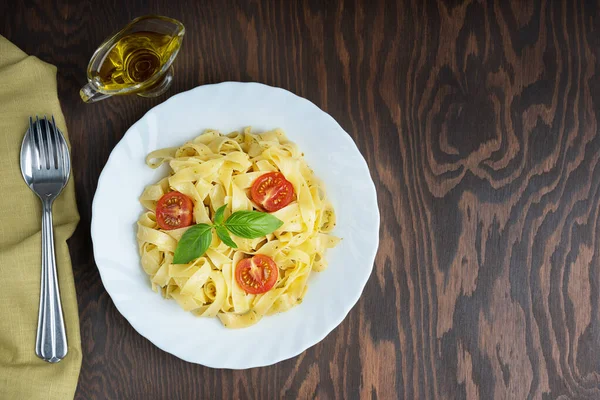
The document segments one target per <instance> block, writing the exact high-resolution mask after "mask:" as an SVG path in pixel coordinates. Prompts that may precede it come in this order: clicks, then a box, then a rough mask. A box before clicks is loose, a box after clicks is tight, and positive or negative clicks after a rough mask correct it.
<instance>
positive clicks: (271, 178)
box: [250, 172, 294, 212]
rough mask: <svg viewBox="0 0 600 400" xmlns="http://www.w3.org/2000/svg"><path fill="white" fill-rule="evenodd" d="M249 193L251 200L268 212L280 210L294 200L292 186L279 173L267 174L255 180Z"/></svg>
mask: <svg viewBox="0 0 600 400" xmlns="http://www.w3.org/2000/svg"><path fill="white" fill-rule="evenodd" d="M250 193H251V194H252V200H254V202H255V203H256V204H259V205H260V206H261V207H262V208H264V209H265V210H267V211H268V212H274V211H277V210H280V209H282V208H283V207H285V206H287V205H288V204H290V203H291V202H292V200H294V186H292V183H291V182H290V181H288V180H287V179H285V176H283V174H282V173H281V172H269V173H267V174H264V175H261V176H259V177H258V178H256V180H255V181H254V183H252V188H251V189H250Z"/></svg>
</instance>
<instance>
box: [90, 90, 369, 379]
mask: <svg viewBox="0 0 600 400" xmlns="http://www.w3.org/2000/svg"><path fill="white" fill-rule="evenodd" d="M246 126H252V129H253V131H262V130H268V129H273V128H277V127H279V128H282V129H283V130H284V131H285V132H286V134H287V136H288V138H289V139H290V140H292V141H294V142H296V143H297V144H298V146H299V147H300V149H301V151H303V152H304V153H305V157H306V160H307V162H308V164H309V165H310V166H311V167H312V168H313V169H314V171H315V173H316V175H317V176H318V177H320V178H321V179H322V180H323V181H324V183H325V188H326V190H327V194H328V196H329V197H330V199H331V201H332V203H333V206H334V207H335V210H336V213H337V222H338V224H337V226H336V229H335V231H334V232H333V233H334V234H336V235H337V236H340V237H342V238H343V240H342V242H341V243H340V244H339V245H338V246H337V247H336V248H334V249H332V250H330V251H329V252H328V253H327V255H326V256H327V258H328V260H329V268H328V269H327V270H326V271H324V272H321V273H314V274H312V275H311V277H310V280H309V288H308V291H307V294H306V296H305V298H304V301H303V302H302V304H300V305H298V306H297V307H294V308H292V309H291V310H289V311H287V312H285V313H281V314H278V315H274V316H270V317H265V318H263V319H262V320H261V321H260V322H259V323H258V324H256V325H254V326H251V327H249V328H246V329H239V330H230V329H226V328H224V327H223V326H222V325H221V323H220V322H219V320H218V319H216V318H210V319H209V318H198V317H195V316H194V315H192V314H191V313H189V312H185V311H183V310H182V309H180V308H179V306H178V305H177V303H176V302H175V301H173V300H165V299H163V298H162V297H161V296H160V295H159V294H157V293H154V292H153V291H152V290H151V288H150V282H149V279H148V276H147V275H146V273H145V272H144V271H143V270H142V267H141V265H140V260H139V255H138V250H137V243H136V239H135V232H136V221H137V218H138V217H139V215H140V213H141V212H142V207H141V205H140V204H139V202H138V197H139V196H140V194H141V193H142V190H143V189H144V187H145V186H146V185H148V184H150V183H153V182H156V181H158V180H159V179H160V178H162V177H164V176H166V174H167V169H166V167H165V168H160V169H158V170H152V169H150V168H149V167H147V166H146V164H145V163H144V159H145V157H146V155H147V154H148V153H149V152H151V151H153V150H156V149H159V148H163V147H174V146H180V145H182V144H183V143H184V142H186V141H188V140H190V139H192V138H194V137H195V136H197V135H199V134H201V133H202V132H203V131H204V129H207V128H214V129H218V130H220V131H221V132H227V133H228V132H230V131H233V130H240V129H242V128H244V127H246ZM92 240H93V245H94V257H95V259H96V264H97V265H98V270H99V271H100V276H101V277H102V282H103V283H104V287H105V288H106V291H107V292H108V293H109V295H110V297H111V298H112V300H113V301H114V303H115V306H116V307H117V309H118V310H119V312H121V314H123V316H124V317H125V318H127V320H128V321H129V322H130V323H131V325H132V326H133V327H134V328H135V330H137V331H138V332H139V333H140V334H141V335H143V336H145V337H146V338H147V339H148V340H150V341H151V342H152V343H154V344H155V345H156V346H158V347H159V348H161V349H163V350H164V351H167V352H169V353H171V354H174V355H175V356H177V357H179V358H181V359H183V360H186V361H189V362H194V363H198V364H203V365H206V366H209V367H214V368H233V369H242V368H251V367H259V366H264V365H270V364H274V363H276V362H279V361H282V360H285V359H288V358H291V357H294V356H296V355H298V354H300V353H301V352H302V351H304V350H306V349H307V348H309V347H310V346H313V345H315V344H316V343H318V342H319V341H320V340H322V339H323V338H324V337H325V336H326V335H327V334H328V333H329V332H331V331H332V330H333V329H334V328H335V327H336V326H337V325H339V324H340V322H342V320H343V319H344V317H345V316H346V315H347V314H348V312H349V311H350V309H351V308H352V306H353V305H354V304H355V303H356V302H357V301H358V298H359V296H360V294H361V292H362V290H363V288H364V286H365V283H366V282H367V279H368V278H369V275H370V274H371V270H372V268H373V262H374V259H375V253H376V251H377V245H378V241H379V210H378V208H377V196H376V193H375V185H374V184H373V181H372V180H371V176H370V174H369V169H368V167H367V163H366V162H365V160H364V158H363V157H362V156H361V154H360V152H359V151H358V149H357V147H356V145H355V144H354V142H353V141H352V139H351V138H350V136H349V135H348V134H347V133H346V132H344V130H343V129H342V128H341V127H340V126H339V124H338V123H337V122H336V121H335V120H334V119H333V118H332V117H331V116H329V115H328V114H326V113H325V112H323V111H322V110H321V109H319V108H318V107H317V106H315V105H314V104H313V103H311V102H310V101H308V100H306V99H303V98H301V97H298V96H296V95H294V94H292V93H290V92H288V91H286V90H283V89H279V88H274V87H270V86H266V85H262V84H259V83H238V82H225V83H220V84H216V85H206V86H200V87H197V88H195V89H193V90H190V91H188V92H185V93H181V94H178V95H176V96H173V97H171V98H170V99H169V100H167V101H165V102H164V103H162V104H160V105H158V106H156V107H154V108H153V109H151V110H150V111H149V112H148V113H147V114H146V115H144V117H142V119H140V120H139V121H138V122H136V123H135V124H134V125H133V126H132V127H131V128H129V130H128V131H127V133H126V134H125V136H124V137H123V139H122V140H121V141H120V142H119V143H118V144H117V146H116V147H115V148H114V150H113V151H112V153H111V155H110V158H109V159H108V162H107V163H106V166H105V167H104V170H103V171H102V174H101V175H100V179H99V181H98V189H97V191H96V195H95V196H94V202H93V205H92ZM253 338H254V339H253ZM256 338H261V339H258V342H257V339H256ZM257 343H259V346H258V349H257V347H256V345H257Z"/></svg>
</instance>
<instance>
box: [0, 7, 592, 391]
mask: <svg viewBox="0 0 600 400" xmlns="http://www.w3.org/2000/svg"><path fill="white" fill-rule="evenodd" d="M8 3H9V4H3V5H0V29H1V31H0V33H1V34H3V35H5V36H6V37H7V38H8V39H10V40H12V41H13V42H14V43H15V44H17V45H18V46H20V47H21V48H22V49H23V50H25V51H26V52H28V53H29V54H34V55H37V56H38V57H40V58H41V59H43V60H45V61H48V62H50V63H53V64H55V65H57V67H58V83H59V92H60V93H59V95H60V100H61V102H62V106H63V110H64V113H65V117H66V119H67V122H68V128H69V132H70V135H71V140H72V143H73V148H74V150H73V165H74V171H75V179H76V189H77V200H78V205H79V210H80V213H81V223H80V225H79V228H78V230H77V232H76V233H75V235H74V236H73V238H72V239H71V241H70V248H71V255H72V259H73V268H74V271H75V279H76V285H77V291H78V298H79V310H80V315H81V334H82V339H83V351H84V355H83V366H82V371H81V377H80V382H79V386H78V391H77V395H76V398H77V399H196V398H243V399H246V398H248V399H272V398H290V399H295V398H298V399H305V398H319V399H354V398H364V399H397V398H404V399H430V398H440V399H526V398H532V399H599V398H600V308H599V304H600V235H598V232H599V229H600V225H599V223H600V213H599V205H600V204H599V203H600V165H599V158H600V136H599V135H598V134H597V130H598V129H597V128H598V127H597V118H598V116H599V115H600V80H599V72H600V71H599V66H598V65H597V60H598V58H599V57H600V35H599V32H600V4H599V2H598V1H581V0H572V1H571V0H565V1H559V0H556V1H550V0H548V1H541V0H537V1H520V0H513V1H501V0H497V1H491V0H490V1H487V0H453V1H435V0H426V1H425V0H424V1H421V0H405V1H398V2H394V1H383V0H378V1H375V0H373V1H369V0H349V1H320V0H313V1H269V0H260V1H247V2H242V1H239V2H236V1H231V0H221V1H216V0H215V1H198V2H196V1H175V0H161V1H158V0H154V1H140V0H136V1H127V2H121V1H103V2H98V3H94V2H66V1H63V0H55V1H48V2H42V1H40V2H32V1H15V2H8ZM147 13H158V14H164V15H169V16H171V17H174V18H177V19H179V20H181V21H182V22H183V23H184V24H185V25H186V27H187V34H186V37H185V39H184V45H183V49H182V51H181V53H180V55H179V57H178V59H177V61H176V63H175V73H176V79H175V82H174V85H173V88H172V89H171V91H170V92H169V93H168V94H167V95H165V96H163V97H161V98H157V99H143V98H138V97H124V98H114V99H109V100H107V101H104V102H101V103H98V104H94V105H85V104H82V103H81V101H80V100H79V96H78V89H79V87H80V86H81V85H83V84H84V71H85V67H86V64H87V61H88V59H89V57H90V55H91V54H92V52H93V50H94V49H95V47H96V46H97V45H98V44H99V43H100V42H101V41H102V39H104V38H105V37H106V36H107V35H109V34H110V33H111V31H113V30H115V29H118V28H119V27H121V26H123V25H125V24H126V23H127V22H128V21H129V20H131V19H132V18H134V17H136V16H139V15H143V14H147ZM227 80H235V81H259V82H263V83H266V84H269V85H274V86H280V87H283V88H285V89H288V90H291V91H292V92H294V93H297V94H298V95H300V96H303V97H306V98H308V99H309V100H311V101H313V102H314V103H316V104H317V105H318V106H320V107H321V108H323V109H324V110H325V111H327V112H328V113H330V114H331V115H332V116H333V117H334V118H335V119H336V120H337V121H339V122H340V124H341V125H342V127H343V128H344V129H345V130H346V131H348V132H349V133H350V135H351V136H352V137H353V139H354V140H355V141H356V143H357V144H358V147H359V148H360V150H361V152H362V153H363V155H364V156H365V158H366V159H367V162H368V164H369V166H370V168H371V173H372V176H373V179H374V181H375V183H376V186H377V190H378V200H379V206H380V210H381V215H382V220H381V222H382V226H381V233H380V238H381V245H380V250H379V253H378V256H377V259H376V262H375V269H374V273H373V274H372V276H371V279H370V280H369V282H368V284H367V286H366V288H365V291H364V293H363V296H362V297H361V299H360V301H359V302H358V304H357V305H356V306H355V307H354V308H353V309H352V311H351V312H350V314H349V315H348V317H347V318H346V319H345V320H344V322H343V323H342V324H341V325H340V326H339V327H338V328H337V329H336V330H335V331H333V332H332V333H331V334H330V335H328V336H327V337H326V338H325V339H324V340H323V341H322V342H321V343H319V344H318V345H316V346H314V347H313V348H311V349H309V350H307V351H306V352H304V353H302V354H301V355H300V356H298V357H296V358H294V359H292V360H288V361H284V362H281V363H279V364H277V365H274V366H271V367H266V368H259V369H252V370H247V371H228V370H213V369H209V368H204V367H202V366H198V365H192V364H187V363H185V362H183V361H180V360H179V359H177V358H175V357H173V356H171V355H169V354H167V353H164V352H162V351H160V350H158V349H157V348H156V347H154V346H153V345H152V344H150V343H149V342H148V341H147V340H146V339H144V338H143V337H141V336H140V335H138V334H137V333H136V332H135V331H134V330H133V329H132V328H131V326H130V325H129V324H128V323H127V322H126V321H125V319H124V318H123V317H122V316H121V315H120V314H119V313H118V312H117V311H116V309H115V307H114V305H113V303H112V301H111V300H110V298H109V297H108V295H107V294H106V292H105V290H104V288H103V286H102V283H101V281H100V277H99V275H98V270H97V268H96V266H95V264H94V259H93V254H92V248H91V239H90V234H89V228H90V218H91V203H92V199H93V196H94V191H95V188H96V184H97V180H98V175H99V174H100V171H101V169H102V167H103V165H104V163H105V162H106V160H107V158H108V155H109V153H110V151H111V149H112V148H113V147H114V145H115V144H116V143H117V142H118V140H119V139H120V138H121V137H122V136H123V134H124V133H125V131H126V130H127V128H128V127H129V126H130V125H131V124H132V123H134V122H135V121H136V120H137V119H139V118H140V117H141V116H142V115H143V114H144V113H145V112H146V111H147V110H148V109H150V108H151V107H152V106H154V105H156V104H158V103H160V102H162V101H164V100H165V99H166V98H167V97H168V96H170V95H172V94H174V93H177V92H181V91H184V90H187V89H190V88H193V87H195V86H197V85H201V84H206V83H215V82H221V81H227Z"/></svg>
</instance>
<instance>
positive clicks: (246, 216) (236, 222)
mask: <svg viewBox="0 0 600 400" xmlns="http://www.w3.org/2000/svg"><path fill="white" fill-rule="evenodd" d="M281 225H283V221H281V220H279V219H278V218H276V217H274V216H272V215H271V214H267V213H263V212H258V211H236V212H234V213H233V214H231V215H230V216H229V218H227V220H226V221H225V227H226V228H227V229H228V230H229V232H231V233H233V234H234V235H236V236H239V237H241V238H245V239H256V238H259V237H261V236H265V235H268V234H269V233H271V232H273V231H274V230H276V229H277V228H279V227H280V226H281Z"/></svg>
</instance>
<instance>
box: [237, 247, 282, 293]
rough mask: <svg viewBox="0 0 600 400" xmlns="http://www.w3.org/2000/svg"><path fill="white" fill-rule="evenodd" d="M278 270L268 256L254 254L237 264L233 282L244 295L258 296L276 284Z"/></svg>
mask: <svg viewBox="0 0 600 400" xmlns="http://www.w3.org/2000/svg"><path fill="white" fill-rule="evenodd" d="M278 276H279V269H278V268H277V264H275V261H273V260H272V259H271V257H269V256H265V255H263V254H256V255H255V256H254V257H252V258H245V259H243V260H241V261H240V262H238V264H237V266H236V269H235V280H236V281H237V283H238V285H239V286H240V287H241V288H242V290H244V291H245V292H246V293H250V294H260V293H265V292H268V291H269V290H270V289H271V288H272V287H273V285H275V283H276V282H277V277H278Z"/></svg>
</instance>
